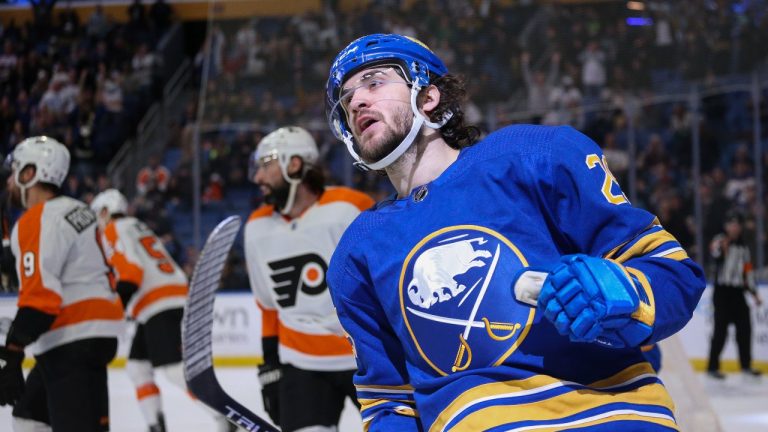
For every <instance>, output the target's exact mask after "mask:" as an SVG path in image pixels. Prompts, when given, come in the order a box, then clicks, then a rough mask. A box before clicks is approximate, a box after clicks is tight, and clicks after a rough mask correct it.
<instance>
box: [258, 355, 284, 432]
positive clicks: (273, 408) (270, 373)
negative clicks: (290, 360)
mask: <svg viewBox="0 0 768 432" xmlns="http://www.w3.org/2000/svg"><path fill="white" fill-rule="evenodd" d="M282 376H283V371H282V369H281V368H280V364H264V365H261V366H259V382H260V383H261V397H262V399H263V400H264V410H265V411H266V412H267V414H269V418H271V419H272V421H273V422H274V423H275V424H276V425H278V426H279V425H280V378H282Z"/></svg>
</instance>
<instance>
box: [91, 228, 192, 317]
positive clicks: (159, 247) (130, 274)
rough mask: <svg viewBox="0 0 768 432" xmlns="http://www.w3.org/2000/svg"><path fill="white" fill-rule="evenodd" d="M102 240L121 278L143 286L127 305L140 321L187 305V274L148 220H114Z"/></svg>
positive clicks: (129, 311)
mask: <svg viewBox="0 0 768 432" xmlns="http://www.w3.org/2000/svg"><path fill="white" fill-rule="evenodd" d="M102 242H103V244H104V252H105V253H106V256H107V261H108V262H109V264H110V265H111V266H112V268H113V269H114V271H115V276H116V278H117V281H124V282H130V283H132V284H135V285H136V286H137V287H139V289H138V291H137V292H136V293H135V294H134V295H133V297H132V298H131V300H130V302H129V304H128V305H127V307H126V310H127V311H128V314H129V315H130V316H131V317H133V318H134V319H135V320H136V321H137V322H139V323H145V322H147V320H149V318H151V317H152V316H154V315H155V314H157V313H159V312H162V311H165V310H168V309H176V308H183V307H184V303H185V301H186V298H187V291H188V286H187V285H188V284H187V276H186V275H185V274H184V271H183V270H181V268H180V267H179V265H178V264H176V262H175V261H174V260H173V258H171V255H170V254H169V253H168V251H167V250H166V249H165V246H163V243H162V242H161V241H160V239H158V238H157V236H156V235H155V233H153V232H152V230H151V229H149V227H147V225H146V224H145V223H144V222H142V221H140V220H138V219H136V218H134V217H121V218H119V219H115V220H112V221H111V222H110V223H109V224H107V226H106V228H105V229H104V233H103V234H102Z"/></svg>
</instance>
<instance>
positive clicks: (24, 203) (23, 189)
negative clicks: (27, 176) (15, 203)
mask: <svg viewBox="0 0 768 432" xmlns="http://www.w3.org/2000/svg"><path fill="white" fill-rule="evenodd" d="M19 175H21V172H20V171H16V172H15V173H14V175H13V181H14V182H15V183H16V186H17V187H18V188H19V194H20V195H21V206H22V207H23V208H27V190H28V189H29V188H31V187H32V186H34V185H35V184H36V183H37V180H38V179H37V173H35V177H34V178H33V179H32V180H30V181H28V182H27V183H26V184H21V182H20V181H19Z"/></svg>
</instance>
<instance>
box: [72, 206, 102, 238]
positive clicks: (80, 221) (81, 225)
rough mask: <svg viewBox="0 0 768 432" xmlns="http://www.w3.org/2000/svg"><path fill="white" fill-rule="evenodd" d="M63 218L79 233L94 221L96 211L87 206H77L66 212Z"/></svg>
mask: <svg viewBox="0 0 768 432" xmlns="http://www.w3.org/2000/svg"><path fill="white" fill-rule="evenodd" d="M64 219H66V220H67V222H69V224H70V225H72V228H74V229H75V231H77V232H78V233H81V232H83V231H84V230H85V229H86V228H88V227H89V226H91V225H93V224H94V223H96V213H94V212H92V211H91V210H90V209H89V208H88V207H77V208H75V209H72V210H71V211H70V212H69V213H67V215H66V216H64Z"/></svg>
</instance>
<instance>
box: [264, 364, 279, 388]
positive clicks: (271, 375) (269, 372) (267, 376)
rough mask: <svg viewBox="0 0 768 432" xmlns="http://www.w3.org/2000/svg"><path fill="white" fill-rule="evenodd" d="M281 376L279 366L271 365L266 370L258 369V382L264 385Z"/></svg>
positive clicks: (274, 381)
mask: <svg viewBox="0 0 768 432" xmlns="http://www.w3.org/2000/svg"><path fill="white" fill-rule="evenodd" d="M282 376H283V371H282V370H281V369H280V368H279V367H272V368H269V369H266V370H259V383H261V386H262V387H264V386H266V385H269V384H274V383H276V382H278V381H280V378H282Z"/></svg>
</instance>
